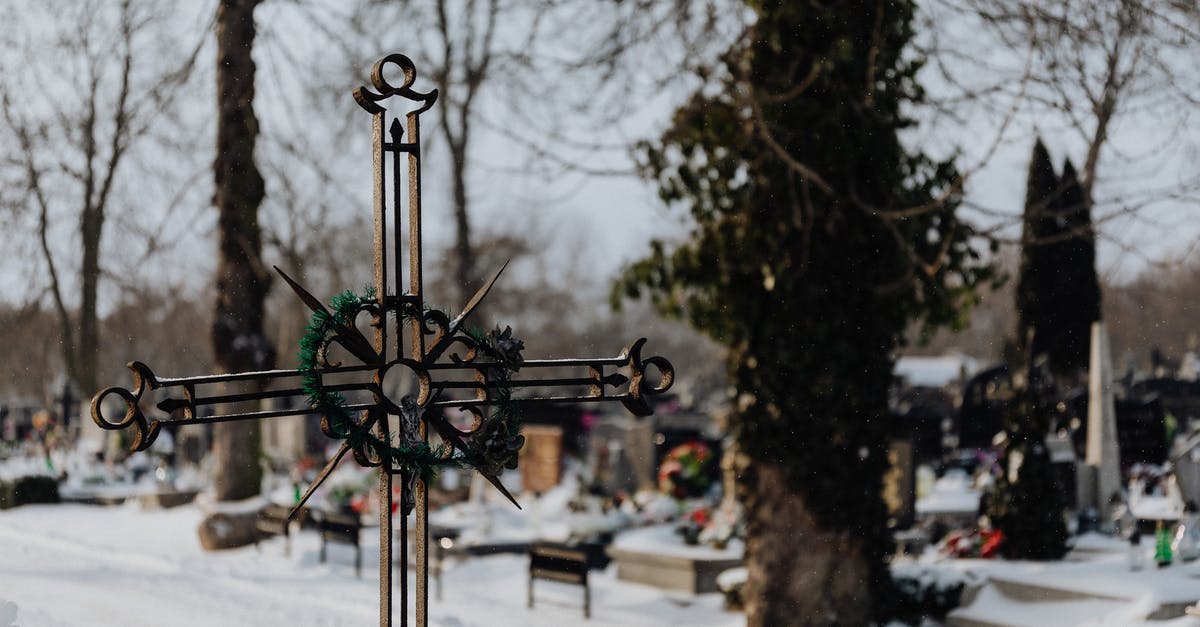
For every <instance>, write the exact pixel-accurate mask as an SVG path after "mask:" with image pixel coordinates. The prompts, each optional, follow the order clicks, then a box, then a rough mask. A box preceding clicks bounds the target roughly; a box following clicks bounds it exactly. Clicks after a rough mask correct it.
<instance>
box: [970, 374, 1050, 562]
mask: <svg viewBox="0 0 1200 627" xmlns="http://www.w3.org/2000/svg"><path fill="white" fill-rule="evenodd" d="M1023 379H1024V380H1017V381H1016V382H1015V385H1014V388H1015V393H1014V398H1013V399H1012V400H1011V401H1010V402H1009V403H1007V407H1006V410H1005V416H1004V434H1005V437H1006V442H1005V446H1004V451H1005V453H1004V456H1003V457H1002V458H1001V459H1000V476H999V477H997V479H996V483H995V487H994V489H993V492H992V497H991V500H990V501H989V503H988V515H989V516H990V517H991V519H992V523H993V525H995V527H996V528H997V529H999V530H1000V531H1002V532H1003V533H1004V544H1003V545H1001V548H1000V551H1001V553H1003V555H1004V556H1005V557H1008V558H1010V559H1033V560H1051V559H1059V558H1061V557H1062V556H1063V555H1065V554H1066V552H1067V545H1066V542H1067V526H1066V522H1065V520H1064V518H1063V510H1064V508H1065V506H1066V504H1065V503H1064V502H1063V496H1062V491H1061V486H1059V485H1058V484H1057V482H1055V481H1054V479H1053V477H1054V473H1053V469H1052V468H1051V465H1050V451H1049V450H1047V448H1046V435H1047V434H1048V433H1049V431H1050V424H1051V420H1052V416H1053V411H1054V409H1053V404H1054V401H1053V400H1051V399H1053V398H1055V396H1056V395H1055V394H1054V391H1053V387H1052V386H1051V385H1050V384H1049V380H1050V377H1049V374H1048V373H1042V372H1041V371H1040V370H1038V369H1034V370H1032V371H1031V372H1030V373H1029V374H1028V375H1027V376H1025V377H1023Z"/></svg>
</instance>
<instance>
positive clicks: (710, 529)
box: [699, 498, 745, 549]
mask: <svg viewBox="0 0 1200 627" xmlns="http://www.w3.org/2000/svg"><path fill="white" fill-rule="evenodd" d="M744 533H745V517H744V513H743V512H742V506H741V504H739V503H738V502H737V501H736V500H734V499H731V498H726V499H723V500H722V501H721V504H720V505H718V506H717V507H716V508H714V509H713V510H712V516H711V520H709V523H708V524H707V525H706V526H705V527H704V530H703V531H701V532H700V538H699V539H700V542H702V543H704V544H709V545H712V547H713V548H716V549H724V548H725V547H726V546H727V545H728V544H729V542H730V541H731V540H733V539H734V538H741V537H742V536H743V534H744Z"/></svg>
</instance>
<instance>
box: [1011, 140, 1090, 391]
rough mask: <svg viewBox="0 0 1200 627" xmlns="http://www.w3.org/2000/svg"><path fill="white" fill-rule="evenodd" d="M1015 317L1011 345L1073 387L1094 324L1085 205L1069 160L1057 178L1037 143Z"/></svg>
mask: <svg viewBox="0 0 1200 627" xmlns="http://www.w3.org/2000/svg"><path fill="white" fill-rule="evenodd" d="M1017 316H1018V322H1017V344H1018V345H1019V346H1029V348H1030V350H1031V355H1029V356H1028V358H1032V359H1037V358H1039V357H1040V356H1043V355H1044V356H1045V357H1046V358H1047V360H1048V364H1049V368H1050V371H1051V373H1053V374H1054V375H1055V376H1056V377H1057V378H1058V379H1059V380H1061V381H1063V382H1064V383H1068V384H1071V383H1075V382H1076V381H1078V380H1079V379H1080V378H1081V373H1082V372H1083V371H1084V370H1085V369H1086V368H1087V365H1088V357H1089V355H1088V351H1089V346H1090V338H1091V326H1092V323H1093V322H1095V321H1097V320H1099V319H1100V286H1099V282H1098V281H1097V279H1096V244H1095V234H1094V232H1093V230H1092V219H1091V207H1090V206H1089V205H1088V203H1087V200H1086V196H1085V194H1084V192H1083V188H1082V186H1081V185H1080V183H1079V180H1078V178H1077V176H1076V174H1075V168H1074V167H1073V166H1072V165H1071V163H1070V161H1068V162H1067V163H1066V165H1065V166H1064V168H1063V174H1062V177H1061V178H1059V177H1058V176H1057V175H1056V174H1055V172H1054V166H1053V164H1052V163H1051V161H1050V155H1049V153H1048V152H1047V151H1046V147H1045V146H1044V145H1043V144H1042V142H1041V140H1038V141H1037V143H1036V144H1034V147H1033V155H1032V157H1031V158H1030V162H1029V179H1028V182H1027V184H1026V192H1025V214H1024V232H1023V237H1022V248H1021V269H1020V279H1019V283H1018V286H1017ZM1031 333H1032V335H1033V337H1032V343H1029V342H1030V334H1031Z"/></svg>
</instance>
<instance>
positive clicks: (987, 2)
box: [923, 0, 1200, 257]
mask: <svg viewBox="0 0 1200 627" xmlns="http://www.w3.org/2000/svg"><path fill="white" fill-rule="evenodd" d="M923 27H924V28H923V32H924V33H926V41H927V43H928V44H929V46H928V48H927V49H926V50H925V51H924V54H926V55H928V57H929V59H930V66H929V67H930V70H931V73H930V76H929V78H930V79H931V80H927V81H926V82H927V83H928V84H931V85H932V88H931V93H932V94H933V96H934V98H933V100H934V101H935V102H936V103H937V104H938V112H939V114H940V115H939V116H938V117H937V119H936V122H938V125H937V126H938V127H939V128H941V129H942V130H943V131H944V130H945V129H946V128H948V127H953V126H955V125H958V128H959V129H961V130H962V131H963V132H969V133H971V134H972V135H973V136H976V137H986V136H987V133H984V132H982V129H989V133H992V134H993V136H992V139H989V140H988V141H987V142H984V143H985V144H986V145H990V146H991V150H987V151H985V152H984V153H983V154H980V155H975V156H976V157H978V158H979V159H980V160H981V161H986V159H988V158H990V157H992V156H994V153H995V149H996V148H997V147H998V146H1002V145H1004V144H1008V143H1014V142H1015V143H1018V144H1020V145H1021V150H1025V149H1026V148H1025V147H1026V146H1028V145H1032V143H1033V135H1034V134H1036V133H1038V132H1041V133H1042V134H1043V135H1047V136H1050V137H1051V138H1053V139H1054V141H1055V142H1061V143H1062V144H1064V145H1065V148H1066V150H1067V152H1068V153H1069V154H1072V155H1074V156H1075V159H1074V161H1076V162H1077V163H1080V164H1081V166H1080V172H1079V178H1080V181H1081V183H1082V186H1083V188H1084V192H1085V195H1086V197H1087V201H1088V202H1089V203H1090V204H1092V205H1093V206H1094V208H1095V213H1094V215H1093V220H1094V222H1095V224H1096V225H1097V227H1105V226H1106V225H1110V224H1113V223H1116V224H1113V228H1112V229H1111V230H1112V231H1116V230H1117V229H1116V226H1118V225H1120V226H1122V227H1127V226H1128V225H1129V224H1139V223H1140V224H1151V225H1152V224H1154V223H1155V221H1156V218H1157V217H1158V216H1159V215H1161V214H1162V213H1163V212H1160V211H1159V209H1160V208H1163V207H1166V206H1169V205H1173V206H1174V207H1175V209H1173V210H1176V211H1177V207H1178V206H1180V204H1181V203H1182V202H1186V201H1194V200H1195V199H1196V198H1197V195H1198V194H1200V184H1197V183H1196V180H1195V177H1194V176H1185V177H1182V178H1180V179H1179V180H1176V181H1167V182H1164V181H1162V180H1155V179H1156V178H1159V175H1160V174H1161V173H1162V172H1163V171H1164V170H1166V171H1170V169H1171V167H1172V166H1173V165H1174V164H1173V162H1177V161H1178V160H1179V159H1180V158H1181V157H1183V156H1185V155H1186V154H1188V153H1187V151H1188V150H1189V149H1192V148H1194V142H1195V141H1196V138H1195V137H1194V135H1192V134H1191V133H1190V132H1189V121H1190V119H1191V117H1193V116H1194V115H1195V113H1196V112H1197V110H1198V108H1200V100H1198V99H1197V98H1196V93H1197V90H1198V89H1200V71H1198V70H1197V69H1196V65H1195V63H1194V62H1193V60H1194V57H1195V54H1196V50H1197V49H1200V46H1198V44H1200V8H1198V7H1197V6H1196V4H1195V3H1194V2H1187V1H1183V2H1157V1H1149V0H1114V1H1112V2H1049V3H1048V2H1039V1H1037V0H938V1H937V2H934V3H930V4H929V5H927V7H926V9H925V21H924V23H923ZM1123 123H1124V124H1125V126H1126V127H1127V128H1126V129H1125V132H1121V131H1122V129H1121V126H1122V124H1123ZM1137 125H1140V126H1141V127H1142V128H1139V129H1137V130H1133V128H1134V127H1136V126H1137ZM956 133H957V131H951V132H950V133H949V136H950V137H954V136H955V135H956ZM957 143H959V144H960V145H961V141H959V142H957ZM974 169H978V168H974ZM968 203H970V204H972V205H973V206H974V209H975V210H976V211H977V213H978V214H980V215H981V216H982V217H984V218H985V219H988V220H990V221H992V222H993V223H994V224H995V228H994V230H993V232H994V233H1000V232H1002V231H1006V230H1007V232H1013V231H1014V229H1013V228H1012V227H1013V225H1015V224H1017V223H1018V222H1017V219H1018V211H1017V209H1018V207H1017V206H1016V205H1015V204H1014V206H1013V207H996V206H987V205H985V204H981V203H979V202H978V201H977V200H973V197H972V196H971V195H968ZM1122 230H1128V229H1127V228H1123V229H1122ZM1099 231H1100V234H1101V235H1105V229H1104V228H1099ZM1123 235H1125V234H1124V233H1121V234H1118V233H1115V232H1112V233H1108V237H1107V239H1108V240H1109V241H1110V243H1111V244H1114V245H1116V246H1117V247H1118V248H1120V249H1122V250H1123V251H1124V252H1128V253H1136V254H1138V255H1141V256H1143V257H1150V256H1152V255H1148V254H1147V253H1146V251H1139V250H1136V248H1135V247H1134V246H1133V245H1131V244H1130V243H1129V242H1128V241H1127V240H1126V239H1125V238H1124V237H1123Z"/></svg>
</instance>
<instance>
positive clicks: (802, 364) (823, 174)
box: [615, 1, 991, 625]
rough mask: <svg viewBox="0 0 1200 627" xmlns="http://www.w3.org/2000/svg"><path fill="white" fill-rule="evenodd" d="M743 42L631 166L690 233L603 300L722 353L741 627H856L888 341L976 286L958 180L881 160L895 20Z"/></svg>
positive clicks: (886, 153) (875, 605)
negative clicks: (723, 348) (742, 533)
mask: <svg viewBox="0 0 1200 627" xmlns="http://www.w3.org/2000/svg"><path fill="white" fill-rule="evenodd" d="M749 4H750V5H751V6H752V7H753V8H754V10H755V12H756V18H757V19H756V21H755V24H754V26H753V27H752V28H751V29H749V31H748V33H747V35H746V37H745V38H744V39H743V40H742V41H740V42H739V43H738V44H736V45H735V46H734V48H733V49H732V50H730V51H729V53H728V54H727V55H726V67H725V69H726V70H727V74H724V75H725V76H726V79H725V83H724V84H723V85H722V87H723V89H720V90H711V89H710V90H702V91H700V92H698V93H697V94H695V95H694V96H693V97H692V99H691V100H690V101H689V102H688V103H687V104H686V105H684V106H683V107H682V108H680V109H679V110H678V111H677V112H676V114H675V117H674V121H673V125H672V126H671V127H670V129H669V130H667V131H666V133H665V134H664V135H663V136H662V137H661V139H660V140H659V141H658V142H656V143H655V144H653V145H648V146H646V147H645V153H644V155H645V157H646V159H645V173H646V175H647V176H648V177H652V178H654V179H655V180H656V181H658V184H659V186H660V193H661V196H662V198H663V199H664V200H665V201H667V202H668V203H672V204H678V205H682V206H684V207H686V208H687V209H688V210H689V211H690V213H691V216H692V218H693V219H694V221H695V227H694V231H693V232H692V234H691V238H690V239H689V241H687V242H685V243H682V244H679V245H677V246H674V247H668V246H666V245H664V244H663V243H661V242H654V243H653V244H652V249H651V252H650V255H649V257H648V258H646V259H644V260H642V261H640V262H637V263H635V264H634V265H633V266H632V267H630V268H629V269H628V271H627V274H626V275H625V277H624V278H623V279H622V281H621V283H620V284H619V285H618V286H617V287H618V289H617V290H616V292H615V294H616V295H624V296H628V297H635V298H636V297H638V296H639V295H641V294H642V293H647V294H648V295H649V297H650V299H651V302H653V303H654V304H655V305H656V306H657V307H658V308H659V309H660V310H661V311H663V312H665V313H667V314H672V315H677V316H681V317H685V318H686V319H687V320H688V321H690V323H691V324H692V325H694V326H695V327H696V328H698V329H700V330H702V331H704V332H706V333H708V334H709V335H711V336H712V337H714V338H716V339H717V340H718V341H720V342H722V343H724V344H725V345H727V346H728V347H729V368H730V371H731V376H732V381H733V382H734V384H735V386H736V389H735V396H734V399H733V403H732V404H733V409H732V412H731V416H730V425H731V428H732V430H733V432H734V434H735V437H736V440H737V446H738V449H739V451H740V452H741V453H742V455H740V456H739V458H740V459H744V460H748V463H746V464H743V465H741V466H740V468H739V496H740V497H741V498H742V500H743V503H744V504H745V506H746V515H747V534H748V539H747V562H748V566H749V570H750V577H749V582H748V588H747V621H748V623H749V624H750V625H807V624H822V625H825V624H868V623H870V622H871V621H872V620H873V619H875V618H879V617H881V615H882V612H883V609H884V604H885V601H886V599H887V594H886V593H887V591H888V590H889V588H890V577H889V576H888V572H887V568H886V565H885V563H884V556H885V554H886V552H887V551H888V548H889V539H888V536H887V533H886V528H885V510H884V506H883V504H882V502H881V499H880V485H881V476H882V473H883V470H884V469H885V467H886V465H887V458H886V439H887V432H888V430H887V421H886V419H887V393H888V387H889V385H890V383H891V380H892V369H893V355H894V353H895V351H896V349H897V348H898V347H899V346H900V344H901V342H902V339H903V336H904V332H905V330H906V328H907V327H908V326H909V324H910V323H911V322H912V321H914V320H917V319H921V320H923V321H924V322H925V323H926V324H927V325H928V327H927V328H932V327H933V326H936V325H939V324H951V323H960V322H961V320H962V310H963V307H964V306H966V305H968V304H970V302H972V300H973V298H974V289H975V287H976V285H977V284H978V283H979V282H980V281H982V280H986V279H987V278H989V277H990V274H991V270H990V268H989V267H988V266H986V265H985V264H983V263H982V262H981V261H980V251H979V250H977V249H976V248H975V247H973V246H972V245H971V242H970V241H969V240H970V238H971V236H972V232H971V230H970V229H969V228H968V227H967V226H966V225H964V224H962V223H961V222H959V221H958V219H957V217H956V212H955V210H956V206H957V202H958V198H959V194H958V187H957V184H958V178H957V175H956V172H955V171H954V169H953V166H952V164H950V163H934V162H932V161H930V160H929V159H928V158H926V157H924V156H923V155H920V154H910V153H907V152H906V151H905V149H904V148H903V147H902V145H901V143H900V140H899V138H898V136H897V132H898V130H899V129H900V128H902V127H904V126H905V125H906V124H908V121H907V120H906V119H905V118H904V117H903V116H902V114H901V108H902V105H904V104H905V103H911V102H914V101H916V100H918V99H919V98H920V96H921V90H920V88H919V86H918V85H917V83H916V80H915V74H916V71H917V69H918V67H919V64H918V63H916V62H914V61H913V60H912V59H913V57H912V55H911V53H907V52H906V51H905V47H906V45H907V44H908V42H909V40H910V39H911V37H912V28H911V21H912V15H913V4H912V2H903V1H901V2H888V3H879V4H871V5H869V6H864V5H862V4H861V3H856V2H827V3H820V4H818V3H810V2H782V3H779V2H776V3H759V2H750V3H749Z"/></svg>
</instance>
